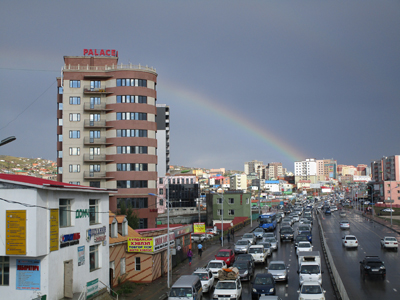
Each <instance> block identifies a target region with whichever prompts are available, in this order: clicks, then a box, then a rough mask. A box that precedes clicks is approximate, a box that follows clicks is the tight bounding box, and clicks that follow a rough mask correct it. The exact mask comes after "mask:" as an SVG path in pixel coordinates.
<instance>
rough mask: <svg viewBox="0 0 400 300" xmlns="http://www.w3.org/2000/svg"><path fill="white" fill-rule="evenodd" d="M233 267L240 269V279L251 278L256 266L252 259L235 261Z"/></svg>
mask: <svg viewBox="0 0 400 300" xmlns="http://www.w3.org/2000/svg"><path fill="white" fill-rule="evenodd" d="M233 267H234V268H237V269H238V270H239V275H240V280H250V279H251V278H252V277H253V276H254V268H253V265H252V263H251V262H250V261H246V260H239V261H235V263H234V264H233Z"/></svg>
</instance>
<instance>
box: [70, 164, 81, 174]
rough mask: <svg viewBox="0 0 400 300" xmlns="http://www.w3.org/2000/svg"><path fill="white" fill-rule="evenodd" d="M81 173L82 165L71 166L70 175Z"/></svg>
mask: <svg viewBox="0 0 400 300" xmlns="http://www.w3.org/2000/svg"><path fill="white" fill-rule="evenodd" d="M80 171H81V165H69V172H70V173H79V172H80Z"/></svg>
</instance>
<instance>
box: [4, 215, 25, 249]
mask: <svg viewBox="0 0 400 300" xmlns="http://www.w3.org/2000/svg"><path fill="white" fill-rule="evenodd" d="M6 255H26V210H6Z"/></svg>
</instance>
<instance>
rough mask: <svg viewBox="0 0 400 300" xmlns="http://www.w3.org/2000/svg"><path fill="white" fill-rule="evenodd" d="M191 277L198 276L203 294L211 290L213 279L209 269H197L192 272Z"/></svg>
mask: <svg viewBox="0 0 400 300" xmlns="http://www.w3.org/2000/svg"><path fill="white" fill-rule="evenodd" d="M193 275H197V276H199V278H200V281H201V285H202V286H203V293H207V292H210V291H211V290H212V288H213V287H214V280H215V279H214V275H213V273H212V272H211V270H210V269H206V268H198V269H196V271H194V272H193Z"/></svg>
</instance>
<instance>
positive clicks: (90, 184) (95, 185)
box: [89, 181, 100, 188]
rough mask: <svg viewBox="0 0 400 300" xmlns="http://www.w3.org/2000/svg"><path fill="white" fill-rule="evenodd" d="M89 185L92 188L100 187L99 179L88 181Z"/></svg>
mask: <svg viewBox="0 0 400 300" xmlns="http://www.w3.org/2000/svg"><path fill="white" fill-rule="evenodd" d="M89 186H90V187H94V188H100V181H90V182H89Z"/></svg>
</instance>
